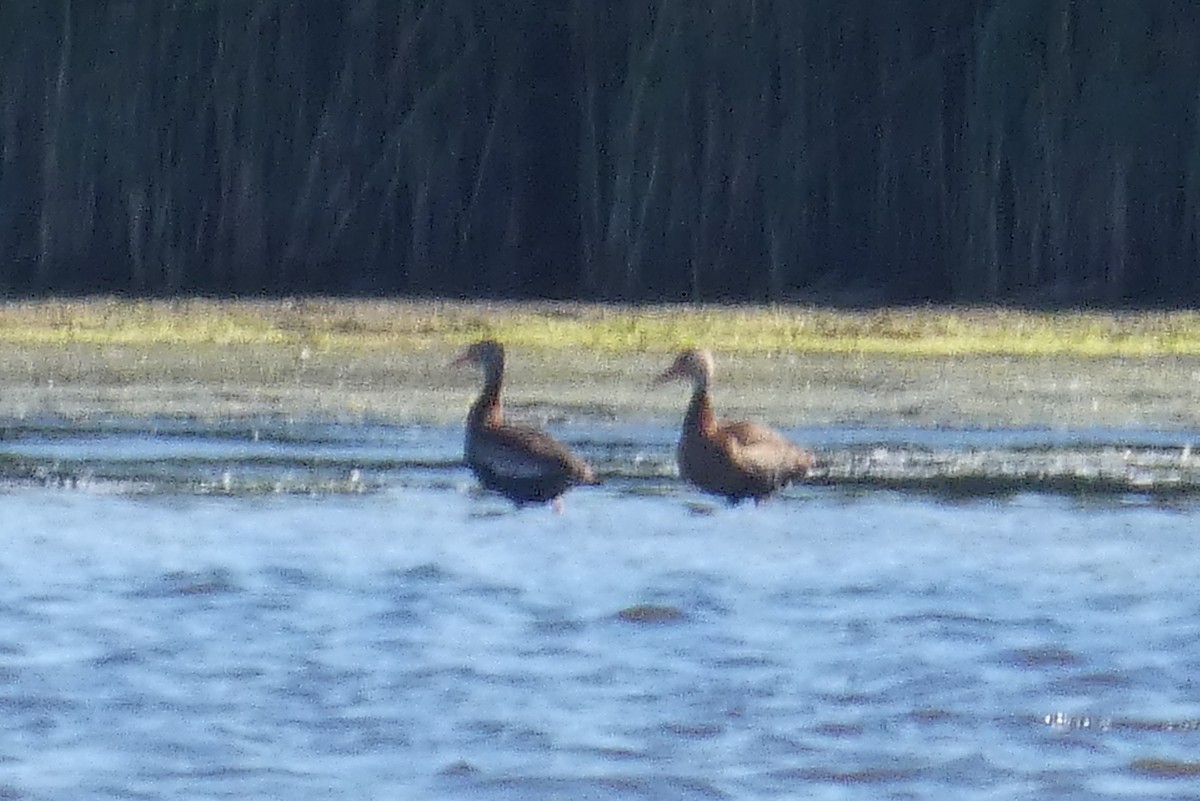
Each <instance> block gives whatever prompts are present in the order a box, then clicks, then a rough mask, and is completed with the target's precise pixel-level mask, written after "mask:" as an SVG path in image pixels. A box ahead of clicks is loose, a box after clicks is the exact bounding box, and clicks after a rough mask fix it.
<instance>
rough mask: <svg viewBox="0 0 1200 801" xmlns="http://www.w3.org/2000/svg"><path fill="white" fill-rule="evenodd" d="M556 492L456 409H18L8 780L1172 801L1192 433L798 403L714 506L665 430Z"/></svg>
mask: <svg viewBox="0 0 1200 801" xmlns="http://www.w3.org/2000/svg"><path fill="white" fill-rule="evenodd" d="M557 431H558V433H560V434H562V435H563V436H564V437H565V438H567V439H569V440H570V441H571V442H572V443H574V444H575V445H576V446H577V447H578V448H579V449H580V450H581V451H583V452H584V453H585V454H586V455H587V456H588V457H589V458H590V459H591V460H592V461H594V462H595V463H596V465H597V466H598V467H599V470H600V472H601V473H602V474H603V475H604V476H605V478H606V479H607V481H606V483H605V484H604V485H603V486H602V487H599V488H595V489H592V488H588V489H583V490H577V491H574V492H572V493H571V494H569V495H568V496H567V498H566V513H565V514H564V515H562V516H556V515H554V514H553V513H552V512H551V511H550V510H549V509H545V508H529V509H524V510H520V511H517V510H514V509H513V508H512V507H511V506H510V505H508V504H507V503H505V502H503V501H502V500H500V499H498V498H495V497H492V496H487V495H481V494H479V493H478V492H477V491H475V490H474V482H473V480H472V479H471V477H470V476H469V474H467V473H466V472H465V471H464V470H462V469H461V468H459V467H458V464H457V463H458V454H459V448H460V429H459V428H458V427H457V426H450V427H442V426H424V427H422V426H395V425H387V424H382V423H381V424H378V425H370V424H333V423H322V422H302V423H297V422H291V421H288V420H283V419H272V418H262V419H259V420H238V421H232V422H226V423H207V422H200V421H196V420H191V419H150V418H124V417H112V418H99V419H93V420H91V421H90V422H88V423H86V424H80V423H78V422H75V423H69V422H66V421H59V420H53V419H46V420H26V421H20V422H14V423H11V424H10V425H8V426H7V427H4V428H3V430H2V431H0V475H2V476H3V479H2V482H3V483H0V520H2V521H3V523H2V525H3V527H4V545H5V547H4V549H3V551H2V552H0V577H2V580H0V710H2V712H3V719H4V724H3V726H0V798H18V799H26V798H28V799H58V798H65V797H70V798H73V799H88V798H152V799H157V798H163V799H168V798H169V799H175V798H181V797H188V798H228V797H237V798H249V797H273V798H289V799H303V798H328V797H351V798H362V799H374V798H378V799H393V798H447V799H451V798H453V799H462V798H476V799H500V798H513V799H518V798H519V799H531V798H532V799H537V798H612V799H617V798H620V799H626V798H646V799H673V798H688V799H691V798H700V799H710V798H781V797H810V798H829V799H843V798H863V799H877V798H949V797H954V798H959V799H983V798H987V799H991V798H1014V797H1034V796H1037V795H1044V796H1049V797H1053V798H1081V799H1082V798H1086V799H1096V798H1130V797H1135V798H1149V797H1153V798H1172V797H1176V798H1185V797H1194V795H1195V792H1196V787H1197V786H1198V785H1197V783H1198V782H1200V758H1198V757H1197V753H1198V749H1200V700H1198V699H1197V694H1196V692H1195V685H1194V677H1195V676H1196V675H1200V648H1198V647H1197V643H1198V642H1200V625H1198V624H1197V623H1196V621H1197V620H1200V590H1198V589H1197V586H1196V585H1197V582H1196V580H1195V577H1196V576H1197V575H1198V574H1200V556H1198V555H1197V550H1196V549H1195V548H1194V547H1193V545H1194V538H1195V531H1196V528H1197V527H1196V523H1197V519H1198V514H1197V510H1198V508H1200V507H1198V505H1197V497H1198V496H1197V494H1196V493H1197V492H1200V479H1198V478H1197V473H1198V470H1200V467H1198V465H1197V462H1196V460H1195V459H1194V457H1193V456H1192V454H1191V443H1190V442H1189V441H1188V440H1187V437H1186V436H1185V435H1183V434H1180V433H1178V432H1159V431H1154V430H1146V431H1139V430H1106V429H1094V430H1077V431H1039V430H992V431H975V430H958V431H947V430H938V429H886V428H880V429H862V428H846V429H840V428H836V427H834V428H813V429H796V430H792V431H790V432H789V433H790V434H792V435H793V436H794V437H795V438H797V439H799V440H803V441H806V442H811V443H813V444H814V445H815V446H816V447H817V448H818V449H819V451H820V454H821V456H822V457H823V460H824V467H823V468H822V470H821V471H820V473H819V475H818V476H817V477H816V480H815V482H814V483H813V484H812V485H806V486H802V487H793V488H791V489H789V490H788V491H787V492H786V493H784V494H783V495H782V496H781V497H779V498H777V499H775V500H774V501H772V502H770V503H767V504H763V505H761V506H758V507H755V506H752V505H748V504H747V505H743V506H740V507H736V508H727V507H725V506H723V505H720V504H716V503H714V502H712V501H711V500H708V499H706V498H704V497H703V496H700V495H698V494H695V493H693V492H691V491H689V490H688V489H687V488H686V487H684V486H682V485H681V484H679V482H678V481H677V480H676V479H675V478H674V475H673V469H672V466H671V460H672V447H673V442H674V436H675V434H674V430H673V429H671V428H667V427H663V426H659V425H656V424H644V425H639V424H634V425H595V424H591V425H586V426H585V425H575V426H566V427H562V428H559V429H557Z"/></svg>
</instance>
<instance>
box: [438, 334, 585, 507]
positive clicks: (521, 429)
mask: <svg viewBox="0 0 1200 801" xmlns="http://www.w3.org/2000/svg"><path fill="white" fill-rule="evenodd" d="M454 363H455V364H456V365H464V364H475V365H478V366H479V367H481V368H483V376H484V383H483V392H481V393H480V394H479V398H478V400H476V401H475V403H474V404H472V406H471V411H470V413H469V414H468V415H467V439H466V462H467V466H468V467H470V468H471V470H472V471H473V472H474V473H475V475H476V477H477V478H478V479H479V483H481V484H483V486H484V487H485V488H486V489H489V490H492V491H494V492H499V493H500V494H501V495H504V496H505V497H507V498H509V499H510V500H512V501H514V502H515V503H516V504H517V505H518V506H520V505H523V504H527V503H546V502H547V501H549V502H552V503H553V504H554V508H555V509H556V510H561V508H562V500H561V497H560V496H561V495H562V494H563V493H564V492H566V491H567V490H568V489H570V488H571V487H573V486H576V485H578V484H597V483H599V482H598V481H597V480H596V476H595V473H593V472H592V468H591V467H590V466H589V465H588V463H587V462H585V461H584V460H583V459H581V458H579V457H578V456H577V455H575V454H574V453H572V452H571V450H570V449H569V448H567V447H566V446H565V445H563V444H562V443H561V442H559V441H558V440H556V439H555V438H554V437H552V436H550V435H549V434H547V433H546V432H545V431H541V430H539V429H536V428H533V427H531V426H523V425H514V424H512V423H506V422H504V411H503V407H502V406H501V404H500V385H501V383H502V382H503V381H504V346H503V345H501V344H500V343H499V342H495V341H493V340H484V341H482V342H476V343H475V344H473V345H471V346H470V347H469V348H467V350H466V352H464V353H463V354H462V355H461V356H459V357H458V359H456V360H455V362H454Z"/></svg>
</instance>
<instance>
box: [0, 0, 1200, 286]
mask: <svg viewBox="0 0 1200 801" xmlns="http://www.w3.org/2000/svg"><path fill="white" fill-rule="evenodd" d="M1198 30H1200V4H1196V3H1174V2H1145V1H1144V0H1091V2H1087V3H1076V2H1073V1H1072V0H849V1H848V2H838V3H831V2H818V1H817V0H699V2H696V1H695V0H610V1H609V2H588V0H554V1H553V2H551V0H488V1H487V2H482V1H481V0H437V1H436V2H434V1H433V0H90V1H89V0H19V1H17V2H3V3H0V291H6V292H8V293H32V294H37V293H46V292H64V291H67V292H74V291H94V290H105V291H124V292H135V293H176V292H209V293H258V292H304V291H311V292H345V293H368V292H369V293H375V292H388V293H391V292H403V293H431V294H432V293H436V294H450V295H500V296H523V295H541V296H552V297H578V298H620V299H632V300H636V299H659V298H667V299H676V298H688V299H697V300H701V299H715V298H734V299H783V298H791V297H816V298H837V297H841V298H851V299H853V298H867V299H876V300H909V299H931V300H965V301H974V300H1001V301H1022V302H1046V303H1068V302H1080V301H1089V302H1109V303H1123V302H1129V301H1163V300H1166V301H1174V302H1180V301H1183V302H1191V301H1195V300H1196V299H1198V298H1200V36H1197V35H1196V32H1197V31H1198Z"/></svg>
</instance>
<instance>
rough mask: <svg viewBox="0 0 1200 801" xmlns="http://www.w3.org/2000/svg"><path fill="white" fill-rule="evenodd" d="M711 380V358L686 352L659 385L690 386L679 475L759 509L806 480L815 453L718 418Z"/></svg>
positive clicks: (758, 426)
mask: <svg viewBox="0 0 1200 801" xmlns="http://www.w3.org/2000/svg"><path fill="white" fill-rule="evenodd" d="M712 375H713V357H712V354H711V353H709V352H708V351H707V350H687V351H684V352H683V353H681V354H679V357H678V358H676V359H675V362H674V363H673V364H672V365H671V366H670V367H668V368H667V370H666V371H665V372H663V374H662V375H660V376H659V377H658V379H657V380H656V382H655V383H663V382H665V381H670V380H671V379H677V378H685V379H691V381H692V401H691V403H690V404H688V409H687V414H686V415H685V416H684V418H683V430H682V432H681V433H680V436H679V449H678V451H677V459H678V461H679V474H680V475H681V476H682V477H683V478H684V479H685V480H687V481H690V482H691V483H692V484H695V485H696V486H697V487H699V488H700V489H702V490H704V491H705V492H709V493H712V494H713V495H720V496H722V497H724V498H725V500H727V501H729V503H730V504H735V503H737V502H738V501H741V500H743V499H745V498H753V499H754V501H755V502H756V503H757V502H758V501H761V500H762V499H764V498H766V497H768V496H769V495H771V494H773V493H775V492H777V491H778V490H779V489H780V488H782V487H784V486H786V485H787V484H790V483H791V482H793V481H796V480H800V479H803V478H805V477H806V476H807V475H808V472H809V469H810V468H812V466H813V464H814V462H815V459H814V457H813V454H812V453H811V452H809V451H807V450H805V449H804V448H801V447H799V446H797V445H794V444H792V443H791V442H790V441H788V440H787V439H785V438H784V437H783V435H781V434H779V433H778V432H777V431H774V430H772V429H770V428H768V427H767V426H764V425H761V424H759V423H751V422H745V421H725V420H718V419H717V418H716V416H715V415H714V414H713V409H712V401H711V400H710V399H709V395H708V391H709V386H710V385H711V384H712Z"/></svg>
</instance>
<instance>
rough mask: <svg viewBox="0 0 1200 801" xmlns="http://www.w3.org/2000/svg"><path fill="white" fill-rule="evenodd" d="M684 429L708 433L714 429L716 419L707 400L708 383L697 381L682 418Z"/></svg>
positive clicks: (710, 403)
mask: <svg viewBox="0 0 1200 801" xmlns="http://www.w3.org/2000/svg"><path fill="white" fill-rule="evenodd" d="M683 424H684V427H685V428H691V429H694V430H696V431H700V432H703V433H708V432H710V431H712V430H713V429H714V428H715V427H716V417H715V415H713V409H712V402H711V401H710V400H709V398H708V382H707V381H697V382H696V385H695V387H694V388H693V389H692V402H691V403H689V404H688V409H687V415H686V416H685V417H684V418H683Z"/></svg>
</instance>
